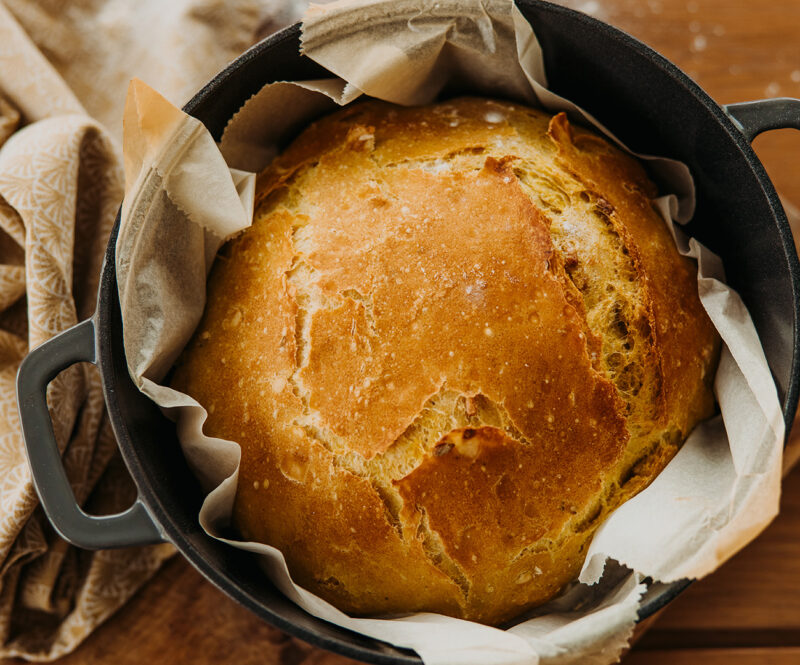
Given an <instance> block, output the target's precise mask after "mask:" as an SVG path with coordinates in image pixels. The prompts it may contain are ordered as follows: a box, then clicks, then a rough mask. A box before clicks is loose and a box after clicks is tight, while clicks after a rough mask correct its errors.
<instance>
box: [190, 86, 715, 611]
mask: <svg viewBox="0 0 800 665" xmlns="http://www.w3.org/2000/svg"><path fill="white" fill-rule="evenodd" d="M655 194H656V189H655V186H654V185H653V184H652V182H651V181H650V180H649V179H648V178H647V176H646V174H645V172H644V170H643V169H642V167H641V166H640V165H639V164H638V163H637V162H636V161H635V160H634V159H632V158H631V157H629V156H627V155H625V154H623V153H622V152H620V151H619V150H617V149H616V148H614V147H612V146H611V145H609V143H608V142H607V141H605V140H604V139H601V138H599V137H598V136H596V135H595V134H593V133H591V132H589V131H586V130H584V129H580V128H578V127H574V126H571V125H570V124H569V122H568V120H567V118H566V116H565V115H564V114H559V115H556V116H555V117H552V116H551V115H549V114H547V113H545V112H542V111H538V110H533V109H529V108H524V107H522V106H519V105H516V104H510V103H506V102H498V101H490V100H485V99H475V98H461V99H456V100H452V101H448V102H444V103H439V104H436V105H433V106H428V107H421V108H401V107H396V106H392V105H389V104H385V103H380V102H375V101H368V102H364V103H358V104H354V105H352V106H350V107H347V108H345V109H343V110H341V111H339V112H337V113H335V114H333V115H331V116H329V117H325V118H323V119H321V120H320V121H318V122H316V123H315V124H313V125H312V126H311V127H309V128H308V129H307V130H306V131H305V132H303V133H302V134H301V135H300V137H299V138H297V139H296V140H295V141H294V142H293V143H292V144H291V145H290V146H289V147H288V149H287V150H286V151H285V152H284V153H283V154H282V155H280V156H279V157H278V158H277V159H276V160H275V161H274V163H273V164H272V165H271V166H270V167H269V168H268V169H267V170H266V171H265V172H264V173H262V174H261V175H260V177H259V181H258V197H257V201H256V214H255V221H254V224H253V226H252V227H251V228H249V229H248V230H246V231H245V232H244V233H242V234H241V235H240V236H239V237H237V238H236V239H234V240H233V241H231V242H229V243H228V244H227V245H226V246H225V247H224V248H223V250H222V251H221V252H220V254H219V256H218V258H217V260H216V263H215V265H214V268H213V270H212V273H211V276H210V279H209V283H208V302H207V306H206V311H205V314H204V316H203V319H202V321H201V323H200V325H199V327H198V329H197V332H196V334H195V337H194V339H193V340H192V342H191V344H190V345H189V347H188V348H187V350H186V352H185V354H184V356H183V358H182V360H181V362H180V363H179V366H178V369H177V371H176V374H175V379H174V384H175V385H176V386H177V387H178V388H180V389H181V390H183V391H185V392H187V393H188V394H190V395H192V396H194V397H195V398H196V399H197V400H198V401H199V402H200V403H201V404H202V405H203V406H204V407H206V409H207V410H208V420H207V421H206V424H205V432H206V433H207V434H209V435H212V436H217V437H222V438H225V439H230V440H233V441H236V442H238V443H239V444H240V445H241V448H242V461H241V468H240V471H239V485H238V490H237V494H236V502H235V508H234V521H235V526H236V528H237V529H238V530H239V532H240V533H241V535H242V536H243V537H244V538H246V539H248V540H254V541H258V542H263V543H268V544H270V545H273V546H275V547H277V548H278V549H280V550H281V551H282V552H283V554H284V555H285V557H286V561H287V563H288V566H289V570H290V571H291V574H292V576H293V578H294V580H295V581H296V582H297V583H299V584H300V585H301V586H303V587H305V588H307V589H309V590H311V591H312V592H314V593H315V594H317V595H319V596H321V597H322V598H325V599H326V600H328V601H330V602H332V603H333V604H335V605H337V606H338V607H339V608H341V609H342V610H344V611H346V612H349V613H352V614H357V615H365V614H390V613H398V612H409V611H417V610H424V611H431V612H441V613H444V614H449V615H452V616H457V617H464V618H467V619H473V620H477V621H482V622H485V623H489V624H498V623H501V622H503V621H505V620H507V619H510V618H512V617H513V616H515V615H517V614H519V613H520V612H521V611H523V610H525V609H527V608H530V607H532V606H534V605H536V604H539V603H542V602H544V601H546V600H547V599H549V598H551V597H552V596H553V595H554V594H556V593H557V592H558V591H559V590H560V589H561V588H562V587H563V586H564V584H566V583H567V582H569V581H570V580H572V579H574V578H575V577H576V575H577V573H578V571H579V570H580V567H581V564H582V562H583V559H584V556H585V551H586V548H587V545H588V543H589V541H590V539H591V537H592V534H593V533H594V531H595V530H596V529H597V527H598V525H600V524H601V522H602V521H603V520H604V519H605V518H606V517H607V516H608V514H609V513H610V512H611V511H612V510H614V509H615V508H616V507H617V506H619V505H620V503H622V502H623V501H625V500H626V499H628V498H630V497H631V496H633V495H634V494H636V493H637V492H638V491H640V490H641V489H642V488H644V487H645V486H646V485H647V484H648V483H649V482H650V481H652V480H653V478H654V477H655V476H656V475H657V474H658V473H659V471H660V470H661V469H662V468H663V467H664V465H665V464H666V463H667V462H668V461H669V459H670V458H671V457H672V456H673V455H674V454H675V452H676V451H677V450H678V448H679V446H680V445H681V443H682V442H683V441H684V439H685V438H686V436H687V435H688V433H689V432H690V430H691V429H692V428H693V427H694V426H695V424H696V423H697V422H698V421H699V420H700V419H703V418H706V417H708V416H709V415H710V414H711V413H712V412H713V409H714V400H713V396H712V391H711V383H712V379H713V373H714V369H715V364H716V359H717V356H718V345H719V342H718V338H717V334H716V332H715V330H714V328H713V327H712V325H711V323H710V322H709V320H708V318H707V317H706V315H705V312H704V310H703V308H702V306H701V304H700V301H699V299H698V296H697V283H696V273H695V270H696V268H695V266H694V264H693V263H691V262H690V261H688V260H686V259H684V258H682V257H681V256H679V254H678V253H677V251H676V249H675V247H674V243H673V240H672V238H671V237H670V234H669V231H668V230H667V227H666V225H665V224H664V222H663V221H662V220H661V218H660V217H659V216H658V214H657V213H656V212H655V211H654V210H653V207H652V198H653V197H654V196H655Z"/></svg>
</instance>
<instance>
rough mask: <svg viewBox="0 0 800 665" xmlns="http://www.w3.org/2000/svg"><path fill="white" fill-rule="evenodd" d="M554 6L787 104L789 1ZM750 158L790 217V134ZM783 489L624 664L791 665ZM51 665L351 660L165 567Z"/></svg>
mask: <svg viewBox="0 0 800 665" xmlns="http://www.w3.org/2000/svg"><path fill="white" fill-rule="evenodd" d="M564 4H567V5H569V6H572V7H574V8H578V9H582V10H583V11H586V12H587V13H590V14H593V15H595V16H597V17H598V18H600V19H602V20H605V21H608V22H609V23H612V24H614V25H617V26H619V27H621V28H623V29H624V30H627V31H628V32H630V33H632V34H633V35H634V36H636V37H638V38H639V39H641V40H642V41H644V42H646V43H647V44H649V45H651V46H653V47H654V48H655V49H656V50H658V51H660V52H661V53H663V54H664V55H665V56H666V57H668V58H670V59H671V60H673V61H674V62H675V63H677V64H678V66H680V67H681V68H682V69H683V70H684V71H686V72H687V73H688V74H689V75H690V76H692V77H693V78H694V79H695V80H697V81H698V83H699V84H700V85H701V86H702V87H704V88H705V89H706V90H707V91H708V92H709V93H710V94H711V96H712V97H714V98H715V99H716V100H717V101H719V102H720V103H728V102H735V101H745V100H749V99H759V98H763V97H775V96H795V97H800V0H771V1H770V2H754V1H753V0H689V1H688V2H687V1H686V0H567V1H565V2H564ZM598 57H602V54H598ZM665 111H666V112H668V109H665ZM756 149H757V152H758V153H759V155H760V156H761V158H762V159H763V161H764V162H765V165H766V167H767V170H768V172H769V173H770V175H771V176H772V178H773V180H774V182H775V183H776V186H777V188H778V190H779V191H780V192H781V194H782V195H783V196H784V197H785V199H787V200H788V202H789V203H790V204H794V205H796V206H798V207H800V177H798V172H799V169H798V166H800V133H798V132H792V131H790V130H782V131H778V132H772V133H770V134H769V135H766V136H762V137H760V138H759V139H758V140H757V142H756ZM796 450H800V446H798V447H797V448H796ZM784 487H785V492H784V499H783V508H782V513H781V515H780V517H779V518H778V519H777V520H776V521H775V522H774V523H773V524H772V525H771V526H770V527H769V528H768V529H767V530H766V531H765V532H764V534H762V536H761V537H760V538H759V539H758V540H757V541H756V542H755V543H753V544H752V545H751V546H749V547H748V548H746V549H745V550H744V551H743V552H741V553H740V554H739V555H737V556H736V557H735V558H734V559H733V560H731V561H730V562H729V563H728V564H726V565H725V566H724V567H723V568H722V569H721V570H719V571H717V573H715V574H714V575H712V576H711V577H709V578H707V579H705V580H703V581H700V582H698V583H695V584H694V585H693V586H692V587H691V588H690V589H689V590H688V591H687V592H686V593H684V594H683V595H682V596H681V597H680V598H679V599H678V600H677V601H675V602H674V603H673V604H671V605H670V606H669V607H668V608H667V609H666V610H665V611H664V612H663V613H662V615H661V616H660V617H659V618H658V619H657V620H656V621H655V622H654V625H653V627H652V629H651V630H650V631H649V632H648V633H647V634H646V635H645V636H644V637H643V638H642V639H641V640H640V641H639V642H638V643H637V645H636V646H635V647H634V649H633V650H632V652H631V653H630V654H629V655H628V656H627V657H626V658H625V661H624V662H625V665H667V664H669V665H688V664H690V663H691V664H693V665H694V664H695V663H704V664H706V665H723V664H725V665H728V664H731V665H756V664H758V665H773V664H774V665H790V664H792V665H794V664H797V663H800V469H797V470H795V471H794V472H792V473H791V474H790V475H789V476H788V477H787V478H786V481H785V485H784ZM61 662H63V663H64V664H65V665H66V664H69V665H93V664H95V663H110V662H113V663H115V665H126V664H134V663H136V664H139V663H171V664H175V665H182V664H191V665H210V664H212V663H214V664H217V663H236V664H237V665H249V664H251V663H252V664H255V663H259V664H264V665H272V664H278V663H279V664H280V665H290V664H291V665H300V664H303V665H323V664H324V665H345V663H350V662H352V661H348V660H345V659H343V658H339V657H336V656H333V655H330V654H327V653H325V652H322V651H319V650H316V649H313V648H311V647H309V646H307V645H305V644H303V643H300V642H298V641H295V640H292V639H289V638H287V637H285V636H284V635H282V634H280V633H278V632H277V631H275V630H273V629H271V628H269V627H268V626H266V624H264V623H262V622H261V621H259V620H258V619H256V618H255V617H254V616H253V615H251V614H250V613H249V612H248V611H246V610H244V609H243V608H241V607H239V606H238V605H236V604H235V603H234V602H233V601H231V600H230V599H228V598H227V597H226V596H224V595H223V594H222V593H221V592H219V591H217V590H216V589H214V588H213V587H211V586H210V585H209V584H208V583H207V582H205V581H204V580H203V579H202V578H201V577H200V576H199V575H198V574H197V573H196V572H195V571H194V570H193V569H191V568H190V566H189V565H188V564H187V563H185V562H184V561H183V560H181V559H180V558H176V559H174V560H173V561H172V562H171V563H169V564H168V565H167V566H166V567H165V568H164V570H163V571H162V572H161V573H160V574H159V575H158V576H157V577H156V578H155V579H154V580H153V581H152V582H151V583H150V584H149V585H148V586H147V587H145V588H144V589H143V590H142V591H141V592H140V593H139V594H138V595H137V596H136V597H135V598H134V599H133V601H132V602H131V603H129V604H128V605H127V606H126V607H125V608H123V609H122V610H121V611H120V612H119V613H118V614H117V615H116V616H114V617H113V618H112V619H111V620H110V621H109V622H108V623H107V624H105V625H104V626H102V627H101V628H100V629H99V630H98V631H97V632H96V633H95V634H93V635H92V636H91V637H90V638H89V639H88V641H87V642H86V643H84V644H83V645H82V646H81V647H79V648H78V650H77V651H76V652H75V653H73V654H72V655H70V656H68V657H67V658H65V659H63V661H61ZM6 665H7V663H6Z"/></svg>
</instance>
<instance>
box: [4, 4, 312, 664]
mask: <svg viewBox="0 0 800 665" xmlns="http://www.w3.org/2000/svg"><path fill="white" fill-rule="evenodd" d="M3 3H4V4H3ZM301 4H303V3H301V2H297V3H295V4H291V3H286V2H281V1H280V0H236V1H234V2H225V1H224V0H173V1H170V2H164V1H163V0H137V2H130V0H72V1H71V2H62V1H60V0H37V1H35V2H34V1H31V0H3V1H0V657H9V656H18V657H22V658H26V659H29V660H37V661H44V660H51V659H54V658H57V657H59V656H61V655H63V654H65V653H67V652H69V651H71V650H72V649H73V648H75V646H77V645H78V644H79V643H80V642H81V640H82V639H84V638H85V637H86V636H87V635H88V634H89V633H90V632H91V631H92V630H93V629H94V628H95V627H96V626H97V625H98V624H100V623H101V622H102V621H104V620H105V619H106V618H107V617H108V616H110V615H111V614H112V613H113V612H114V611H115V610H116V609H117V608H119V607H120V606H121V605H122V604H124V603H125V602H126V601H127V599H128V598H130V596H131V595H133V593H134V592H135V591H136V590H137V589H138V588H139V587H140V586H141V585H142V584H143V583H144V582H145V581H146V580H147V579H149V578H150V577H151V576H152V575H153V574H154V573H155V572H156V570H157V569H158V568H159V566H160V565H161V563H162V562H163V561H164V560H165V559H166V558H168V557H169V556H170V555H171V554H172V551H173V550H172V547H171V546H170V545H156V546H151V547H141V548H129V549H124V550H114V551H101V552H88V551H83V550H79V549H77V548H74V547H72V546H70V545H68V544H67V543H66V542H64V541H63V540H61V539H60V538H59V537H58V536H57V535H56V534H55V533H54V532H53V529H52V528H51V527H50V525H49V523H48V522H47V519H46V518H45V516H44V514H43V513H42V511H41V508H39V507H38V500H37V497H36V493H35V491H34V489H33V486H32V483H31V475H30V471H29V469H28V465H27V461H26V459H25V453H24V446H23V441H22V436H21V434H20V425H19V418H18V415H17V406H16V399H15V390H14V382H15V377H16V373H17V369H18V367H19V364H20V362H21V360H22V359H23V358H24V356H25V354H26V353H27V352H28V350H29V349H32V348H34V347H36V346H38V345H39V344H41V343H42V342H44V341H46V340H47V339H49V338H51V337H53V336H54V335H57V334H58V333H59V332H61V331H63V330H65V329H67V328H69V327H70V326H72V325H74V324H75V323H77V322H78V321H80V320H82V319H85V318H87V317H89V316H91V314H92V312H93V311H94V306H95V298H96V293H97V286H98V277H99V271H100V265H101V261H102V257H103V251H104V249H105V245H106V241H107V239H108V234H109V232H110V230H111V226H112V224H113V221H114V217H115V215H116V212H117V208H118V206H119V203H120V200H121V198H122V192H123V176H122V169H121V155H120V152H119V147H118V145H119V137H120V136H121V130H122V127H121V119H122V108H123V105H124V100H125V91H126V88H127V84H128V81H129V79H130V78H131V77H132V76H134V75H136V76H139V77H140V78H143V79H144V80H146V81H148V82H149V83H150V84H151V85H153V86H155V87H156V88H158V89H159V90H161V91H162V92H166V93H167V96H168V97H170V98H171V101H173V102H174V103H176V104H182V103H183V102H185V101H186V100H187V99H188V98H189V96H190V95H191V94H192V93H193V92H194V91H196V90H197V89H199V87H201V86H202V85H203V84H204V83H205V82H206V81H207V80H208V79H209V78H210V77H211V76H213V74H214V73H216V72H217V71H218V70H219V69H221V68H222V67H223V66H224V65H225V64H226V63H227V62H228V61H230V60H231V59H233V58H234V57H236V56H237V55H238V54H239V53H241V52H242V51H243V50H245V49H246V48H247V47H248V46H249V45H250V44H252V43H253V42H255V41H257V40H258V39H259V38H260V37H261V36H262V35H263V34H264V33H266V32H270V31H272V30H273V29H275V28H276V27H279V26H280V25H281V24H282V23H286V22H288V21H290V20H292V19H294V18H295V17H296V16H297V15H299V13H300V12H301V9H302V7H301V6H300V5H301ZM48 404H49V406H50V412H51V416H52V419H53V425H54V429H55V433H56V439H57V441H58V444H59V447H60V449H61V450H62V451H63V460H64V465H65V467H66V470H67V475H68V476H69V478H70V481H71V482H72V486H73V490H74V492H75V496H76V498H77V499H78V501H79V502H80V503H81V504H83V505H84V507H85V509H86V510H87V511H88V512H90V513H94V514H104V513H112V512H118V511H119V510H121V509H124V508H125V507H127V506H128V505H130V503H131V502H132V501H133V499H134V497H135V494H136V492H135V488H134V487H133V484H132V482H131V481H130V479H129V477H128V475H127V473H126V471H125V467H124V465H123V464H122V462H121V460H120V458H119V454H118V452H117V450H116V442H115V441H114V436H113V433H112V431H111V428H110V425H109V421H108V417H107V415H106V413H105V409H104V404H103V395H102V389H101V385H100V379H99V375H98V373H97V371H96V370H95V368H94V367H93V366H91V365H89V364H85V363H84V364H81V365H75V366H73V367H71V368H70V369H68V370H67V371H65V372H63V373H62V374H61V375H60V376H59V377H58V378H57V379H56V380H55V381H53V383H52V384H51V385H50V388H49V391H48Z"/></svg>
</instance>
